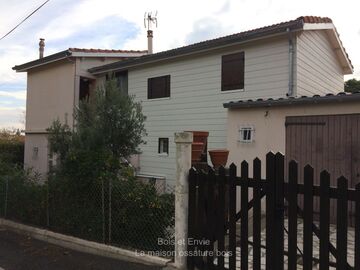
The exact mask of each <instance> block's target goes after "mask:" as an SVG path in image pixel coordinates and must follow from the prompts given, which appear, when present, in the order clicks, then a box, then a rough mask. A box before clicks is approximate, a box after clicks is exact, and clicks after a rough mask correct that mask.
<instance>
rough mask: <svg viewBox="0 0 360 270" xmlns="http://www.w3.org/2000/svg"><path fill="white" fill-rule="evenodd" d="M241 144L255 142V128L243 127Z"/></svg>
mask: <svg viewBox="0 0 360 270" xmlns="http://www.w3.org/2000/svg"><path fill="white" fill-rule="evenodd" d="M239 133H240V139H239V141H240V142H246V143H248V142H253V141H254V128H253V127H241V128H240V130H239Z"/></svg>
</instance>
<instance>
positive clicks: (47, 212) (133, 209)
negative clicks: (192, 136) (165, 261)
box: [0, 176, 175, 256]
mask: <svg viewBox="0 0 360 270" xmlns="http://www.w3.org/2000/svg"><path fill="white" fill-rule="evenodd" d="M158 181H159V180H158ZM159 186H160V187H161V189H160V190H159V188H158V187H159ZM173 191H174V188H173V187H172V186H167V185H165V184H161V183H160V185H159V183H158V182H152V181H148V182H144V181H138V180H136V179H130V180H129V179H126V180H125V179H115V180H104V179H103V180H101V179H100V180H96V181H92V180H89V181H88V182H84V181H82V182H81V183H76V181H72V182H71V180H59V179H51V178H49V180H48V181H47V182H45V184H39V183H38V182H37V181H35V180H34V181H33V180H31V179H23V178H21V177H16V176H11V177H7V176H4V177H0V216H1V217H3V218H6V219H11V220H14V221H17V222H21V223H24V224H29V225H33V226H38V227H43V228H48V229H49V230H52V231H55V232H59V233H63V234H68V235H72V236H75V237H79V238H83V239H87V240H92V241H96V242H101V243H105V244H109V245H114V246H119V247H123V248H127V249H132V250H141V251H154V252H157V253H156V254H159V255H164V254H166V255H164V256H167V254H172V253H171V251H173V248H174V246H173V234H174V233H173V231H174V215H175V202H174V194H173ZM168 251H170V252H168Z"/></svg>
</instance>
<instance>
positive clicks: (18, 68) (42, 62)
mask: <svg viewBox="0 0 360 270" xmlns="http://www.w3.org/2000/svg"><path fill="white" fill-rule="evenodd" d="M69 56H71V52H70V51H69V50H65V51H61V52H58V53H55V54H52V55H49V56H46V57H43V58H40V59H36V60H34V61H30V62H27V63H25V64H22V65H18V66H14V67H13V68H12V69H13V70H16V72H26V71H28V70H29V69H32V68H36V67H39V66H42V65H46V64H50V63H53V62H57V61H60V60H63V59H66V58H68V57H69Z"/></svg>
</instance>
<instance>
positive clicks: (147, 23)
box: [144, 11, 158, 31]
mask: <svg viewBox="0 0 360 270" xmlns="http://www.w3.org/2000/svg"><path fill="white" fill-rule="evenodd" d="M157 13H158V12H157V11H156V12H155V15H153V14H152V12H145V14H144V27H145V28H147V30H148V31H149V30H151V28H152V25H153V24H155V26H156V27H157Z"/></svg>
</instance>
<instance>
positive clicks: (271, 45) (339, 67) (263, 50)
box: [25, 17, 353, 184]
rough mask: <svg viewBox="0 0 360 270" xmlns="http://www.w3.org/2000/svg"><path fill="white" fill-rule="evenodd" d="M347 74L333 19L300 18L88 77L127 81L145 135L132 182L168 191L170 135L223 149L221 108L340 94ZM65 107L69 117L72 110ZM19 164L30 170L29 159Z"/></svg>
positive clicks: (102, 68) (103, 68) (97, 69)
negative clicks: (152, 182) (202, 134)
mask: <svg viewBox="0 0 360 270" xmlns="http://www.w3.org/2000/svg"><path fill="white" fill-rule="evenodd" d="M352 69H353V67H352V65H351V62H350V60H349V57H348V55H347V53H346V52H345V49H344V47H343V45H342V43H341V41H340V39H339V35H338V33H337V31H336V28H335V26H334V24H333V23H332V21H331V19H329V18H322V17H299V18H297V19H295V20H292V21H288V22H283V23H279V24H274V25H271V26H266V27H262V28H258V29H254V30H250V31H245V32H241V33H237V34H233V35H229V36H225V37H221V38H217V39H213V40H207V41H203V42H200V43H196V44H192V45H189V46H184V47H180V48H176V49H172V50H168V51H163V52H159V53H155V54H146V55H142V56H139V57H134V58H131V59H130V58H129V59H124V60H121V61H115V62H112V63H103V65H101V64H98V65H97V66H96V65H95V64H94V65H93V67H91V68H89V69H88V71H87V72H88V73H87V74H91V76H92V77H91V78H95V79H96V84H98V85H101V83H102V82H103V81H104V80H105V79H106V75H107V74H108V73H114V74H115V75H116V76H117V78H119V80H120V81H122V82H126V83H123V85H124V88H126V89H125V91H127V92H128V93H129V94H131V95H135V96H136V100H137V101H141V102H142V105H143V112H144V114H145V115H146V116H147V122H146V129H147V133H148V136H147V137H146V138H145V141H146V144H144V145H142V146H141V150H142V153H141V154H140V155H139V156H138V157H137V158H135V159H133V160H135V161H134V164H135V166H136V167H137V168H138V176H139V177H142V178H152V179H159V181H166V182H167V183H168V184H174V181H175V144H174V138H173V136H174V133H175V132H179V131H184V130H188V131H189V130H190V131H191V130H196V131H201V130H202V131H208V132H209V138H208V149H218V148H226V147H227V145H228V144H227V137H228V135H227V133H228V132H227V109H226V108H223V105H222V104H223V103H227V102H229V101H233V100H247V99H258V98H263V99H269V98H272V99H277V98H284V99H287V98H290V97H300V96H303V95H307V96H309V95H322V94H326V93H329V92H330V93H333V94H337V93H339V92H342V91H343V87H344V74H351V73H352ZM46 70H48V71H50V70H51V69H50V67H49V68H46ZM30 75H31V74H29V77H30ZM29 81H30V80H29ZM28 87H30V88H29V89H31V85H29V86H28ZM33 93H34V92H33ZM39 94H40V95H42V94H41V93H39ZM28 95H29V100H31V99H36V98H37V97H36V95H35V93H34V94H32V91H31V90H30V91H29V93H28ZM32 95H34V96H35V97H33V96H32ZM73 100H74V99H73ZM32 106H33V104H32V103H31V102H28V109H27V113H28V114H29V113H30V114H32V115H33V116H34V118H33V119H34V120H33V121H32V122H31V121H30V122H29V123H28V124H27V129H28V130H30V131H31V130H33V129H34V127H36V126H37V125H38V124H39V123H40V122H41V121H40V119H41V117H39V116H38V115H37V116H35V114H33V113H31V112H32V111H33V110H34V109H33V108H32ZM54 106H55V105H54ZM62 106H63V104H62ZM66 106H69V107H68V110H67V112H70V113H71V111H72V109H73V107H74V103H71V102H70V103H67V104H66ZM55 107H56V106H55ZM46 110H49V111H51V114H50V117H48V120H50V119H53V118H54V117H57V115H58V114H59V113H57V112H56V111H55V110H53V109H52V108H49V107H48V108H46ZM35 111H36V110H35ZM61 113H62V115H64V111H61ZM31 117H32V116H31ZM68 117H70V116H68ZM38 118H39V119H38ZM35 122H36V123H35ZM27 134H31V133H27ZM43 138H45V137H43ZM44 145H45V143H44ZM31 148H32V149H33V147H32V146H31V147H28V149H31ZM30 152H32V153H33V151H30ZM28 153H29V152H28ZM28 155H29V154H28ZM25 159H26V160H28V161H29V160H30V162H29V163H28V164H30V165H31V164H32V163H31V162H32V161H31V159H30V157H29V156H27V157H26V158H25ZM42 166H44V167H43V168H45V167H46V164H43V165H42Z"/></svg>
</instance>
